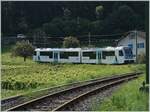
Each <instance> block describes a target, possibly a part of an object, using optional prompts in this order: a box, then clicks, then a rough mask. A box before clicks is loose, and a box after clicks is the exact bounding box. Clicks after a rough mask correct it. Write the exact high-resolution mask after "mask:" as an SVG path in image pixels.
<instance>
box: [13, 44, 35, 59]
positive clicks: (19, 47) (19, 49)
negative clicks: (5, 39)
mask: <svg viewBox="0 0 150 112" xmlns="http://www.w3.org/2000/svg"><path fill="white" fill-rule="evenodd" d="M33 53H34V47H33V46H32V44H30V43H29V42H28V41H21V42H17V43H16V45H15V46H14V47H13V49H12V56H21V57H24V61H26V58H27V57H28V56H32V55H33Z"/></svg>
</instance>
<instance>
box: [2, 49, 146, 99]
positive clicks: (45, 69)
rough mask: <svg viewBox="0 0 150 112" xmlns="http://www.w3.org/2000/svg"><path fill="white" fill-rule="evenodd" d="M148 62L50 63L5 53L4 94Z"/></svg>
mask: <svg viewBox="0 0 150 112" xmlns="http://www.w3.org/2000/svg"><path fill="white" fill-rule="evenodd" d="M144 68H145V65H135V64H131V65H92V64H50V63H37V62H33V61H32V59H28V60H27V61H26V62H24V61H23V59H22V58H20V57H11V55H10V53H9V52H5V53H2V75H1V79H2V82H1V86H2V98H5V97H9V96H12V95H17V94H22V93H26V92H31V91H33V90H38V89H41V88H46V87H53V86H57V85H62V84H67V83H73V82H77V81H83V80H88V79H93V78H97V77H104V76H111V75H114V74H119V73H127V72H132V71H138V70H141V69H143V70H144Z"/></svg>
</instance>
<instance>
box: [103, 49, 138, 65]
mask: <svg viewBox="0 0 150 112" xmlns="http://www.w3.org/2000/svg"><path fill="white" fill-rule="evenodd" d="M101 56H102V57H101V63H104V64H123V63H129V62H134V61H135V60H134V58H133V54H132V50H131V48H129V47H126V46H121V47H107V48H102V49H101Z"/></svg>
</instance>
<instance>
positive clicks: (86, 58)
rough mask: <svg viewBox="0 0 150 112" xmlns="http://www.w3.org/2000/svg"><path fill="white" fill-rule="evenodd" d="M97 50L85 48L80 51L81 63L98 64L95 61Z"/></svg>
mask: <svg viewBox="0 0 150 112" xmlns="http://www.w3.org/2000/svg"><path fill="white" fill-rule="evenodd" d="M96 55H97V49H96V48H85V49H82V50H81V62H82V63H98V61H97V56H96Z"/></svg>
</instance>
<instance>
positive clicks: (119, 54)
mask: <svg viewBox="0 0 150 112" xmlns="http://www.w3.org/2000/svg"><path fill="white" fill-rule="evenodd" d="M33 60H34V61H38V62H52V63H53V62H55V63H89V64H90V63H91V64H123V63H134V62H135V58H134V56H133V53H132V49H131V48H130V47H128V46H119V47H105V48H36V49H35V51H34V55H33Z"/></svg>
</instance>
